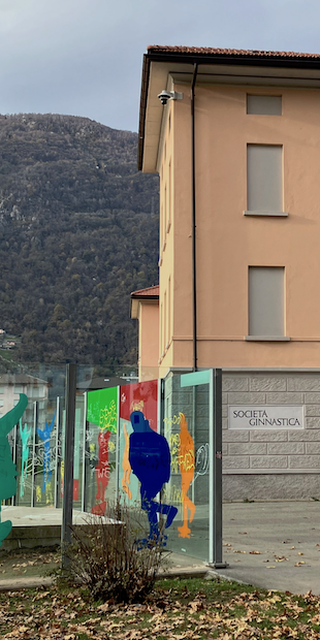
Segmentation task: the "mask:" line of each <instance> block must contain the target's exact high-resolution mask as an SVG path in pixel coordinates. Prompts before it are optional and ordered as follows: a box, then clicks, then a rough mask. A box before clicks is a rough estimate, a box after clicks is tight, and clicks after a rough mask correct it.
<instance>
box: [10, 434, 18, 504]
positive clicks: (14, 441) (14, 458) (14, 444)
mask: <svg viewBox="0 0 320 640" xmlns="http://www.w3.org/2000/svg"><path fill="white" fill-rule="evenodd" d="M17 428H18V425H17V424H15V425H14V429H13V452H12V460H13V463H14V464H15V465H16V464H17ZM16 504H17V492H16V493H15V494H14V496H12V498H11V506H12V507H14V506H15V505H16Z"/></svg>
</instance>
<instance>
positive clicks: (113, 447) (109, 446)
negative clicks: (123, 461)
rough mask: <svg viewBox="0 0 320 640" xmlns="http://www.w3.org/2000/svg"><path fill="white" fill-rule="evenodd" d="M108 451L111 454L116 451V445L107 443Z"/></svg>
mask: <svg viewBox="0 0 320 640" xmlns="http://www.w3.org/2000/svg"><path fill="white" fill-rule="evenodd" d="M108 449H109V451H110V453H113V452H114V451H115V450H116V445H115V444H114V442H108Z"/></svg>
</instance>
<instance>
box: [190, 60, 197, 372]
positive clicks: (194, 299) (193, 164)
mask: <svg viewBox="0 0 320 640" xmlns="http://www.w3.org/2000/svg"><path fill="white" fill-rule="evenodd" d="M197 73H198V65H197V63H195V64H194V65H193V77H192V85H191V173H192V182H191V187H192V306H193V371H197V370H198V345H197V331H198V330H197V272H196V269H197V260H196V229H197V224H196V168H195V167H196V150H195V147H196V144H195V113H194V88H195V84H196V79H197Z"/></svg>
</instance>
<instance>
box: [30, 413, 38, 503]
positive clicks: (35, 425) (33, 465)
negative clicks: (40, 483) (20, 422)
mask: <svg viewBox="0 0 320 640" xmlns="http://www.w3.org/2000/svg"><path fill="white" fill-rule="evenodd" d="M37 421H38V402H37V401H35V402H34V403H33V434H32V472H31V507H34V506H35V503H36V500H35V498H36V488H35V482H34V478H35V465H36V435H37Z"/></svg>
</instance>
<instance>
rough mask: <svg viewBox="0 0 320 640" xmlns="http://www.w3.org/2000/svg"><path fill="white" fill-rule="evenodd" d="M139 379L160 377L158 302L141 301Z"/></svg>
mask: <svg viewBox="0 0 320 640" xmlns="http://www.w3.org/2000/svg"><path fill="white" fill-rule="evenodd" d="M138 317H139V380H140V381H143V380H155V379H157V378H158V374H159V370H158V358H159V307H158V304H157V303H156V302H152V303H150V302H145V303H141V302H140V303H139V316H138Z"/></svg>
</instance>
